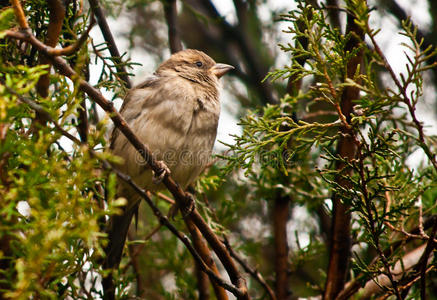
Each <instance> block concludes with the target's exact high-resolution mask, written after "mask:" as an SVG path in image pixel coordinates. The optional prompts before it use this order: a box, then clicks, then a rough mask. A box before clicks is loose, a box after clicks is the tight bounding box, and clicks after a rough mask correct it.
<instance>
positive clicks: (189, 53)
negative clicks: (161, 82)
mask: <svg viewBox="0 0 437 300" xmlns="http://www.w3.org/2000/svg"><path fill="white" fill-rule="evenodd" d="M232 69H234V67H233V66H231V65H227V64H218V63H216V62H215V61H214V60H213V59H212V58H211V57H209V56H208V55H206V54H205V53H203V52H202V51H198V50H192V49H187V50H183V51H179V52H177V53H175V54H173V55H172V56H171V57H170V58H169V59H168V60H166V61H165V62H163V63H162V64H161V65H160V66H159V68H158V69H157V70H156V73H157V74H158V75H160V74H172V75H178V76H181V77H183V78H185V79H188V80H190V81H193V82H196V83H200V84H213V85H216V83H217V80H218V79H219V78H220V77H222V76H223V75H225V74H226V73H227V72H229V71H230V70H232Z"/></svg>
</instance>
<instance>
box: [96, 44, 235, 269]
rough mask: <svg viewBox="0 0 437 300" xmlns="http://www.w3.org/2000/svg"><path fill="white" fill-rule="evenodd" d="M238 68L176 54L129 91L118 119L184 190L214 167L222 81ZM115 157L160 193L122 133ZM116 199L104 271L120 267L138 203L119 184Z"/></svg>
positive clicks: (114, 144)
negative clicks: (118, 206)
mask: <svg viewBox="0 0 437 300" xmlns="http://www.w3.org/2000/svg"><path fill="white" fill-rule="evenodd" d="M233 68H234V67H232V66H230V65H227V64H221V63H216V62H215V61H214V60H213V59H212V58H211V57H209V56H208V55H206V54H205V53H203V52H202V51H198V50H192V49H187V50H183V51H180V52H177V53H175V54H173V55H172V56H171V57H170V58H169V59H168V60H166V61H165V62H163V63H162V64H161V65H160V66H159V67H158V69H157V70H156V71H155V73H154V74H153V76H150V77H148V78H146V80H144V81H143V82H142V83H140V84H139V85H138V86H136V87H134V88H133V89H132V90H130V91H129V92H128V93H127V95H126V97H125V99H124V101H123V104H122V107H121V109H120V113H121V115H122V116H123V118H124V119H125V120H126V122H127V124H128V125H129V126H130V127H131V128H132V130H133V131H134V132H135V133H136V135H137V136H138V137H139V138H140V140H141V141H142V142H143V143H144V144H145V145H147V146H148V147H149V149H150V150H151V152H152V154H153V155H154V157H155V158H156V159H157V160H159V161H162V162H163V163H164V164H165V165H166V166H167V167H168V170H167V172H170V174H171V176H172V178H173V179H174V180H175V181H176V182H177V183H178V184H179V185H180V186H181V187H182V188H183V189H185V188H186V187H187V186H188V185H189V184H191V183H192V182H193V181H194V180H195V179H196V177H197V176H199V174H200V173H201V172H202V171H203V169H204V168H205V167H206V165H207V164H208V162H209V161H210V157H211V152H212V148H213V145H214V142H215V138H216V134H217V125H218V120H219V115H220V100H219V78H220V77H222V76H223V75H224V74H226V73H227V72H228V71H230V70H232V69H233ZM110 148H111V150H112V153H113V154H115V155H116V156H119V157H121V158H123V163H122V164H120V165H117V168H118V169H119V170H120V171H122V172H124V173H125V174H127V175H129V176H130V177H131V178H132V180H133V181H134V182H135V183H136V184H138V185H139V186H141V187H143V188H145V189H147V190H155V191H156V190H159V189H161V188H163V185H162V184H157V182H156V181H159V180H157V177H156V176H155V174H153V172H152V170H151V169H150V168H149V167H148V165H147V163H146V162H145V161H144V160H143V159H142V157H141V155H140V154H139V153H138V152H137V150H136V149H135V148H134V147H133V146H132V145H131V144H130V143H129V142H128V140H127V139H126V138H125V136H124V135H123V134H122V133H120V131H119V130H118V129H116V128H115V129H114V130H113V133H112V136H111V143H110ZM117 196H118V197H124V198H125V199H127V204H126V205H125V207H123V213H122V214H121V215H114V216H113V217H112V218H111V219H110V221H109V226H108V228H107V234H108V245H107V247H106V249H105V250H106V263H105V265H106V267H107V268H114V267H118V265H119V263H120V260H121V257H122V252H123V247H124V243H125V240H126V235H127V232H128V230H129V226H130V223H131V220H132V218H133V216H134V215H135V213H136V212H137V210H138V205H139V203H140V197H139V196H138V195H137V194H136V193H135V191H134V190H133V189H132V188H131V187H130V186H129V185H128V184H127V183H123V182H120V183H119V184H118V186H117Z"/></svg>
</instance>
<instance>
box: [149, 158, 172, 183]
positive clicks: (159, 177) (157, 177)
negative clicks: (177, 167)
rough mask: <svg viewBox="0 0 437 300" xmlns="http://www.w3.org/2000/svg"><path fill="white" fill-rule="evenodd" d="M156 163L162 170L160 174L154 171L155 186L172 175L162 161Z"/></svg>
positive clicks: (153, 180)
mask: <svg viewBox="0 0 437 300" xmlns="http://www.w3.org/2000/svg"><path fill="white" fill-rule="evenodd" d="M156 163H157V165H158V166H159V169H160V170H159V172H155V171H153V178H152V182H153V183H154V184H160V183H161V182H162V181H163V180H164V178H165V176H167V175H170V173H171V172H170V169H169V168H168V167H167V165H166V164H165V163H164V162H163V161H162V160H158V161H157V162H156Z"/></svg>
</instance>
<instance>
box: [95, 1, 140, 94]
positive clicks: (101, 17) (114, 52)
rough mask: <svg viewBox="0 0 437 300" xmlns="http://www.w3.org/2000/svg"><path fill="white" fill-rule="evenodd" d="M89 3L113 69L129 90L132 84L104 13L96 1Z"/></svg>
mask: <svg viewBox="0 0 437 300" xmlns="http://www.w3.org/2000/svg"><path fill="white" fill-rule="evenodd" d="M89 2H90V6H91V9H92V11H93V13H94V14H95V15H96V17H97V22H98V23H99V27H100V30H101V32H102V34H103V37H104V39H105V41H106V43H107V44H108V49H109V53H111V56H112V57H113V59H114V60H115V62H116V63H115V68H116V69H117V72H118V73H119V74H120V78H121V79H122V80H123V81H124V83H125V86H126V87H127V88H128V89H130V88H131V87H132V83H131V81H130V79H129V76H128V74H127V71H126V68H125V66H124V65H123V64H121V56H120V52H119V51H118V48H117V44H116V43H115V40H114V37H113V36H112V33H111V29H110V28H109V25H108V23H107V22H106V18H105V13H104V12H103V9H102V8H101V6H100V4H99V1H98V0H89Z"/></svg>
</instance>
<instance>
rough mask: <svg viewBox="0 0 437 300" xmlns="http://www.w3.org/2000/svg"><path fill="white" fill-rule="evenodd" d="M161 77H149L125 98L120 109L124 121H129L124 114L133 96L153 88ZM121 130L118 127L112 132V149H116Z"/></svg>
mask: <svg viewBox="0 0 437 300" xmlns="http://www.w3.org/2000/svg"><path fill="white" fill-rule="evenodd" d="M159 79H160V78H159V77H158V76H156V75H151V76H149V77H147V78H146V79H145V80H144V81H142V82H141V83H140V84H138V85H136V86H135V87H133V88H132V89H131V90H130V91H129V92H128V93H127V94H126V96H125V97H124V99H123V104H122V105H121V108H120V113H121V114H122V115H123V117H124V119H127V117H128V116H126V115H125V114H124V111H125V110H126V107H128V103H129V102H130V101H131V99H132V94H133V93H134V92H135V91H137V90H139V89H148V88H151V87H153V86H154V85H155V84H156V83H157V82H158V81H159ZM119 132H120V131H119V130H117V128H116V127H114V128H113V130H112V134H111V139H110V148H111V149H114V142H115V140H116V139H117V137H118V135H119Z"/></svg>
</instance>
